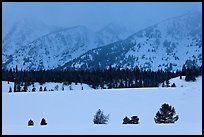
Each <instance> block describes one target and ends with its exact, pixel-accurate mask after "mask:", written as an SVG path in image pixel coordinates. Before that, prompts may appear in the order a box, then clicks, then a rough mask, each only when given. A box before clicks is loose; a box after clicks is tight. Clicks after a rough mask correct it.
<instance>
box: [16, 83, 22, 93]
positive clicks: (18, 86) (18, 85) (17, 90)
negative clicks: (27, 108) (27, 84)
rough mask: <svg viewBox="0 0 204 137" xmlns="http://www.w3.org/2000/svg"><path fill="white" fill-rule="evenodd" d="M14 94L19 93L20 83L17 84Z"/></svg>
mask: <svg viewBox="0 0 204 137" xmlns="http://www.w3.org/2000/svg"><path fill="white" fill-rule="evenodd" d="M16 92H21V86H20V83H17V89H16Z"/></svg>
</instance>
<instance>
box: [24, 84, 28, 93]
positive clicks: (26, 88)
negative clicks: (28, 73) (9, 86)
mask: <svg viewBox="0 0 204 137" xmlns="http://www.w3.org/2000/svg"><path fill="white" fill-rule="evenodd" d="M27 90H28V84H27V82H25V83H24V86H23V92H27Z"/></svg>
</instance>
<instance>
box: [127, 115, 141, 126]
mask: <svg viewBox="0 0 204 137" xmlns="http://www.w3.org/2000/svg"><path fill="white" fill-rule="evenodd" d="M123 124H139V118H138V117H137V116H132V117H131V119H130V118H128V117H127V116H125V118H124V119H123Z"/></svg>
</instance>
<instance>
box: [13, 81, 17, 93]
mask: <svg viewBox="0 0 204 137" xmlns="http://www.w3.org/2000/svg"><path fill="white" fill-rule="evenodd" d="M16 90H17V89H16V82H14V88H13V92H16Z"/></svg>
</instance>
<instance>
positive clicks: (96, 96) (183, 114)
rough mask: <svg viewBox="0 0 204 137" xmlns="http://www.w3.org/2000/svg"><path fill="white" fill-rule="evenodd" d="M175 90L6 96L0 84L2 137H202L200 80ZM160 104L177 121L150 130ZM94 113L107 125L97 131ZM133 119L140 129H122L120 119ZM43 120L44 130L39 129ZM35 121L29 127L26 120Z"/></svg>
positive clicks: (180, 82)
mask: <svg viewBox="0 0 204 137" xmlns="http://www.w3.org/2000/svg"><path fill="white" fill-rule="evenodd" d="M170 82H171V83H172V82H175V83H176V85H177V87H175V88H162V87H158V88H132V89H99V90H93V89H85V90H80V89H76V90H71V91H70V90H65V91H54V92H26V93H25V92H24V93H23V92H22V93H8V87H9V86H8V84H7V82H5V81H3V82H2V134H4V135H7V134H23V135H24V134H28V135H43V134H46V135H59V134H60V135H63V134H66V135H67V134H69V135H79V134H83V135H84V134H85V135H152V134H156V135H158V134H159V135H160V134H165V135H177V134H186V135H188V134H202V77H201V76H200V77H198V78H197V80H196V81H195V82H185V80H184V78H183V79H179V77H177V78H174V79H171V80H170ZM163 103H168V104H169V105H171V106H173V107H174V108H175V110H176V114H178V115H179V119H178V121H176V122H175V124H166V125H164V124H155V122H154V116H155V114H156V112H157V111H158V110H159V108H160V107H161V105H162V104H163ZM98 109H101V110H102V111H103V112H104V114H105V115H107V114H109V115H110V116H109V121H108V123H107V124H104V125H96V124H94V123H93V118H94V115H95V113H96V111H97V110H98ZM133 115H137V116H138V117H139V124H136V125H135V124H132V125H123V124H122V122H123V118H124V117H125V116H128V117H131V116H133ZM42 118H45V119H46V121H47V123H48V125H46V126H40V121H41V119H42ZM29 119H32V120H33V121H34V126H33V127H28V126H27V123H28V120H29Z"/></svg>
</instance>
